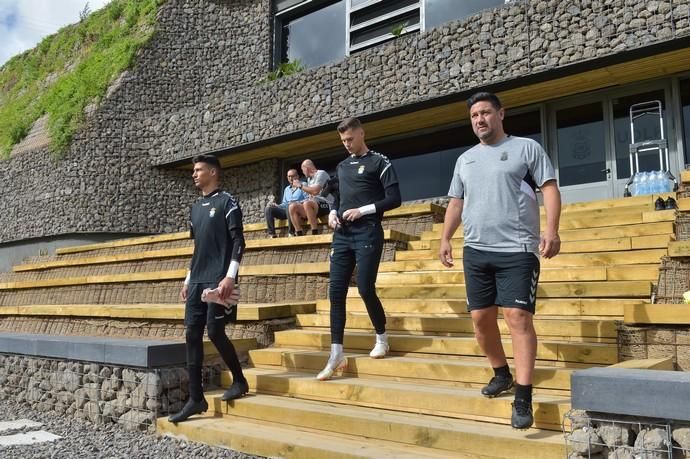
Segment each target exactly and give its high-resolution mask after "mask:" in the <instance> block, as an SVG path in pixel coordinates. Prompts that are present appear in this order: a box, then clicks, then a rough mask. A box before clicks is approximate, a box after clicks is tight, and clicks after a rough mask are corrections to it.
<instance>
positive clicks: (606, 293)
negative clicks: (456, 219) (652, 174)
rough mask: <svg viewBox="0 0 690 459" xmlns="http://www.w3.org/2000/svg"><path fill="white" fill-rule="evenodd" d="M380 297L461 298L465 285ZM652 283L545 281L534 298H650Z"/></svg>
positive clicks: (404, 288) (386, 291) (399, 288)
mask: <svg viewBox="0 0 690 459" xmlns="http://www.w3.org/2000/svg"><path fill="white" fill-rule="evenodd" d="M376 292H377V294H378V295H379V296H380V297H381V298H436V299H446V298H447V299H457V298H464V297H465V294H466V291H465V285H464V284H436V285H422V286H419V285H405V284H399V285H391V284H386V285H382V286H377V287H376ZM650 294H651V283H650V282H648V281H603V282H545V283H543V284H540V285H539V286H538V288H537V298H541V299H543V298H573V297H575V298H581V297H589V298H649V296H650ZM347 295H348V297H357V296H359V292H358V291H357V287H350V288H349V289H348V293H347Z"/></svg>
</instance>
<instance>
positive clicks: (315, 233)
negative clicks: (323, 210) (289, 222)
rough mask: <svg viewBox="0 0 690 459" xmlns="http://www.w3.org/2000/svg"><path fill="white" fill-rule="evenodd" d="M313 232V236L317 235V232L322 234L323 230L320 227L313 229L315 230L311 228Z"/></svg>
mask: <svg viewBox="0 0 690 459" xmlns="http://www.w3.org/2000/svg"><path fill="white" fill-rule="evenodd" d="M311 234H312V235H313V236H316V235H317V234H321V230H320V229H313V230H311Z"/></svg>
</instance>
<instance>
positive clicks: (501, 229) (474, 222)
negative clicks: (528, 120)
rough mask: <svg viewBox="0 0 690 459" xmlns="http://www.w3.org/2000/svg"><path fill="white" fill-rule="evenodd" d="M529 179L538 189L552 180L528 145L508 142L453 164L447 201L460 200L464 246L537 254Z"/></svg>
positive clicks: (545, 160) (542, 156)
mask: <svg viewBox="0 0 690 459" xmlns="http://www.w3.org/2000/svg"><path fill="white" fill-rule="evenodd" d="M529 177H531V179H532V181H533V183H534V184H536V185H537V186H542V185H543V184H544V183H545V182H547V181H549V180H555V179H556V173H555V171H554V170H553V166H552V165H551V160H550V159H549V157H548V156H547V155H546V152H545V151H544V149H543V148H542V147H541V145H539V144H538V143H537V142H535V141H534V140H532V139H527V138H523V137H513V136H508V137H506V138H505V139H503V140H501V141H500V142H499V143H497V144H494V145H483V144H479V145H476V146H474V147H472V148H471V149H469V150H467V151H466V152H465V153H464V154H463V155H461V156H460V157H459V158H458V160H457V162H456V163H455V171H454V172H453V180H452V182H451V184H450V190H449V191H448V196H450V197H453V198H459V199H464V202H463V210H462V223H463V227H464V233H465V245H467V246H470V247H472V248H475V249H477V250H488V251H492V252H532V253H535V254H538V253H539V203H538V202H537V197H536V195H535V193H534V190H533V189H532V186H531V185H530V184H529V183H528V182H529V181H530V179H529Z"/></svg>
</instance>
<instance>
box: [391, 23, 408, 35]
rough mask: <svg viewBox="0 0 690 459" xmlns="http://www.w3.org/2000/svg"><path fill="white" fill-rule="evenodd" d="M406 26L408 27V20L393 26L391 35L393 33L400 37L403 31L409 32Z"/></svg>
mask: <svg viewBox="0 0 690 459" xmlns="http://www.w3.org/2000/svg"><path fill="white" fill-rule="evenodd" d="M405 27H407V22H403V23H401V24H398V25H396V26H394V27H393V28H391V35H393V36H394V37H399V36H400V35H402V34H403V33H405V32H407V30H406V29H405Z"/></svg>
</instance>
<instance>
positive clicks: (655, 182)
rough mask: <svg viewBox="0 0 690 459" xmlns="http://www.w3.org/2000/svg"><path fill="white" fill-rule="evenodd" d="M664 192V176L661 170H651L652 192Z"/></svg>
mask: <svg viewBox="0 0 690 459" xmlns="http://www.w3.org/2000/svg"><path fill="white" fill-rule="evenodd" d="M663 192H664V176H663V173H662V172H661V171H653V172H652V193H653V194H660V193H663Z"/></svg>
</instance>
